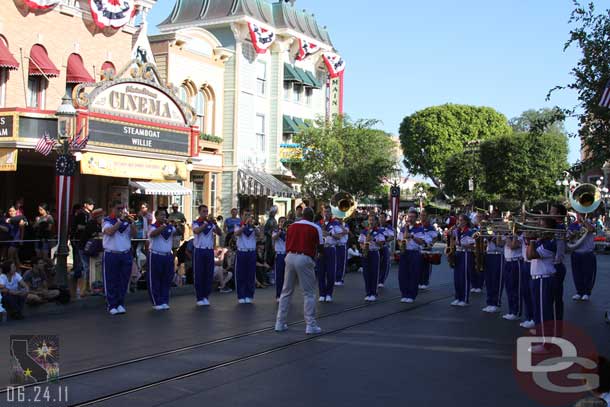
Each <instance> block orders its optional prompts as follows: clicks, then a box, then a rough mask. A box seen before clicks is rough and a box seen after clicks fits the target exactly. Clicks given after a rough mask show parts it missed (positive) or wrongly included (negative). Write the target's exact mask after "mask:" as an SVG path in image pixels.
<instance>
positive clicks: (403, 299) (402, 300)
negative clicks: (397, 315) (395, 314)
mask: <svg viewBox="0 0 610 407" xmlns="http://www.w3.org/2000/svg"><path fill="white" fill-rule="evenodd" d="M408 299H409V298H405V297H403V298H401V299H400V302H409V301H407V300H408Z"/></svg>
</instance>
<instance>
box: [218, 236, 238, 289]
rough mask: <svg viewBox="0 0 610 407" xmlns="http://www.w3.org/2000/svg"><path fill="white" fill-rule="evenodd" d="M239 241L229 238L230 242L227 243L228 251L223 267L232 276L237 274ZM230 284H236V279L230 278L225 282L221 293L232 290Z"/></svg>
mask: <svg viewBox="0 0 610 407" xmlns="http://www.w3.org/2000/svg"><path fill="white" fill-rule="evenodd" d="M236 252H237V242H236V241H235V239H231V240H229V244H228V245H227V252H226V253H225V256H224V259H223V261H222V268H223V269H224V272H225V273H227V275H230V276H231V277H232V276H233V275H234V274H235V257H236V255H237V253H236ZM229 285H233V286H234V285H235V282H234V280H232V279H231V278H229V279H228V280H227V281H226V282H225V289H224V290H221V291H220V292H221V293H229V292H231V291H232V290H231V289H230V288H229V287H228V286H229Z"/></svg>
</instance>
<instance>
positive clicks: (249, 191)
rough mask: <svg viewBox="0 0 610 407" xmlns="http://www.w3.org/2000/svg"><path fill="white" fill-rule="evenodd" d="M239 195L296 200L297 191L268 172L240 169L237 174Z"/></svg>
mask: <svg viewBox="0 0 610 407" xmlns="http://www.w3.org/2000/svg"><path fill="white" fill-rule="evenodd" d="M237 177H238V182H237V193H238V194H241V195H253V196H277V197H284V198H296V197H297V196H298V193H297V191H295V190H294V189H292V188H291V187H289V186H288V185H286V184H284V183H283V182H282V181H280V180H279V179H277V178H275V177H274V176H273V175H271V174H267V173H266V172H262V171H256V170H253V169H249V168H240V169H239V171H238V172H237Z"/></svg>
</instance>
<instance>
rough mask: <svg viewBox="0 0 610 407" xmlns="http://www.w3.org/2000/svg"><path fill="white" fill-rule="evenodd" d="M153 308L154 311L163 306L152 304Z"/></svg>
mask: <svg viewBox="0 0 610 407" xmlns="http://www.w3.org/2000/svg"><path fill="white" fill-rule="evenodd" d="M153 309H154V310H155V311H161V310H163V307H162V306H161V305H153Z"/></svg>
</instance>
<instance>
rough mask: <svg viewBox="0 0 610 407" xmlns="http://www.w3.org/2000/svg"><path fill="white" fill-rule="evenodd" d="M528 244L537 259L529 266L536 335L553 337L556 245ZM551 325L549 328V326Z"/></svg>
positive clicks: (543, 241)
mask: <svg viewBox="0 0 610 407" xmlns="http://www.w3.org/2000/svg"><path fill="white" fill-rule="evenodd" d="M530 244H533V245H535V248H536V252H537V253H538V255H539V256H540V258H539V259H533V260H532V262H531V264H532V266H531V276H532V279H531V289H532V296H533V301H532V302H533V304H534V322H535V323H536V325H537V329H538V334H540V335H542V336H546V335H553V326H554V323H553V324H552V325H551V323H552V322H554V320H555V312H554V307H553V297H554V296H553V279H552V277H553V274H554V273H555V264H554V262H555V255H556V253H557V244H556V242H555V240H554V239H541V240H538V241H536V242H531V243H530ZM549 325H551V326H549Z"/></svg>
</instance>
